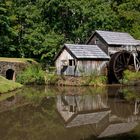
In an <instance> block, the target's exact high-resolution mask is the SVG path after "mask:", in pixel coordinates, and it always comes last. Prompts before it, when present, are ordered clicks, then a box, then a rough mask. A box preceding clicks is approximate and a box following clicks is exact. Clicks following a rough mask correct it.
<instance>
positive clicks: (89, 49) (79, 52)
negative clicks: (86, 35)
mask: <svg viewBox="0 0 140 140" xmlns="http://www.w3.org/2000/svg"><path fill="white" fill-rule="evenodd" d="M65 47H66V48H67V49H68V50H69V51H70V52H71V53H72V54H73V55H74V56H75V57H76V58H77V59H109V58H110V57H109V56H108V55H107V54H106V53H105V52H103V51H102V50H101V49H100V48H99V47H98V46H97V45H79V44H65Z"/></svg>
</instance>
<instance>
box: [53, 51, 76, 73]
mask: <svg viewBox="0 0 140 140" xmlns="http://www.w3.org/2000/svg"><path fill="white" fill-rule="evenodd" d="M71 59H74V58H73V57H72V56H71V55H70V54H69V53H68V51H67V50H66V49H64V50H63V51H62V53H61V54H60V56H59V57H58V58H57V60H56V61H55V66H56V69H57V74H59V75H60V74H61V70H62V61H63V60H66V61H67V63H68V62H69V60H71ZM72 69H73V67H72V66H71V67H70V68H69V69H68V67H65V71H64V72H63V74H64V75H69V72H71V71H72ZM72 74H73V73H72Z"/></svg>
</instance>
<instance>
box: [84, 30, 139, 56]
mask: <svg viewBox="0 0 140 140" xmlns="http://www.w3.org/2000/svg"><path fill="white" fill-rule="evenodd" d="M86 44H88V45H98V46H99V47H100V48H101V49H102V50H103V51H104V52H105V53H106V54H108V55H110V54H114V53H115V52H118V51H120V50H124V49H126V50H130V51H132V50H135V49H136V46H139V45H140V41H139V40H135V39H134V38H133V37H132V36H131V35H130V34H128V33H125V32H112V31H100V30H96V31H95V32H94V33H93V34H92V36H91V37H90V38H89V40H88V41H87V42H86Z"/></svg>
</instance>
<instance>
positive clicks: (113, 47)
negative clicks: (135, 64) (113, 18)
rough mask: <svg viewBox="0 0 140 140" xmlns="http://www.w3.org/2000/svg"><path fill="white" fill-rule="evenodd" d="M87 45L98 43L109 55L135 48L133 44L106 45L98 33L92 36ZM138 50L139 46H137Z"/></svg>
mask: <svg viewBox="0 0 140 140" xmlns="http://www.w3.org/2000/svg"><path fill="white" fill-rule="evenodd" d="M88 45H98V46H99V47H100V49H102V50H103V51H104V52H105V53H106V54H108V55H110V54H112V53H115V52H118V51H121V50H128V51H132V50H136V48H135V46H131V45H129V46H127V45H126V46H121V45H108V44H107V43H106V42H105V41H104V40H103V39H102V38H101V37H100V36H99V35H98V34H95V35H94V36H93V38H92V39H91V40H90V42H88ZM137 48H138V50H140V49H139V48H140V47H137Z"/></svg>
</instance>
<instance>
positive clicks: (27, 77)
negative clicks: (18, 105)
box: [17, 65, 45, 84]
mask: <svg viewBox="0 0 140 140" xmlns="http://www.w3.org/2000/svg"><path fill="white" fill-rule="evenodd" d="M44 77H45V72H44V71H43V70H42V68H41V67H40V66H39V65H31V66H29V67H28V68H27V69H25V70H24V71H23V72H21V73H20V74H19V75H18V76H17V82H19V83H22V84H45V78H44Z"/></svg>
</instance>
